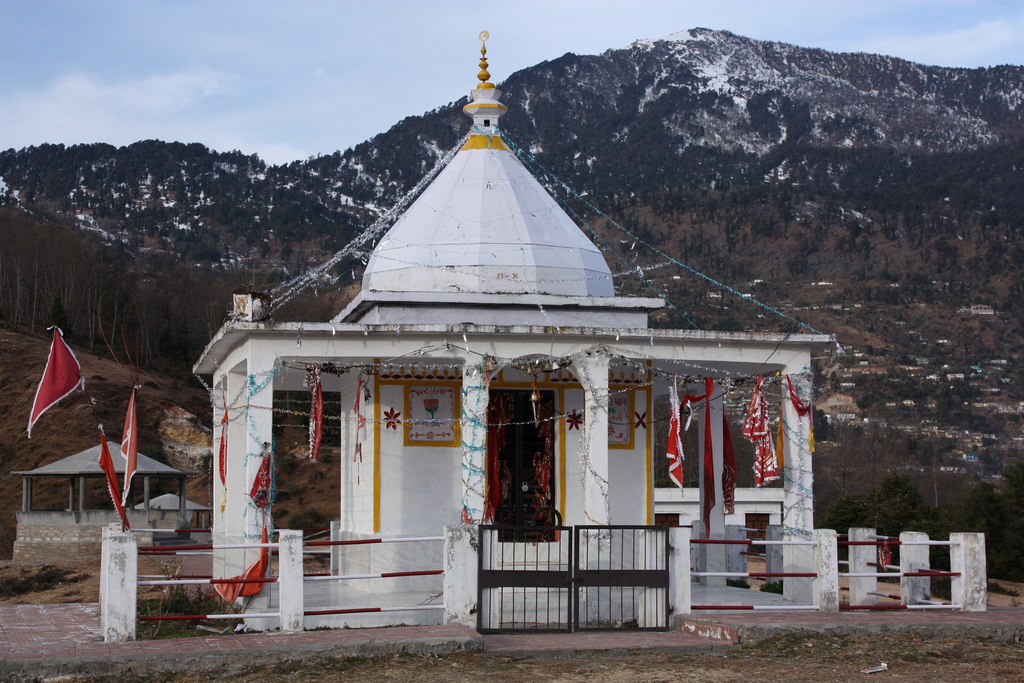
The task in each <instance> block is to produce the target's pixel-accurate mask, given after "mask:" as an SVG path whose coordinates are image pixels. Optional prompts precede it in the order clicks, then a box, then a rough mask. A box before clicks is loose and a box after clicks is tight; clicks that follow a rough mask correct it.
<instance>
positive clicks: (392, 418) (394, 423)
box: [384, 408, 402, 429]
mask: <svg viewBox="0 0 1024 683" xmlns="http://www.w3.org/2000/svg"><path fill="white" fill-rule="evenodd" d="M401 416H402V414H401V413H400V412H398V411H397V410H395V409H394V408H388V409H387V410H385V411H384V424H385V425H387V428H388V429H398V425H399V424H401V422H402V420H400V419H399V418H400V417H401Z"/></svg>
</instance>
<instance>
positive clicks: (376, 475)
mask: <svg viewBox="0 0 1024 683" xmlns="http://www.w3.org/2000/svg"><path fill="white" fill-rule="evenodd" d="M373 365H374V367H380V358H374V359H373ZM372 377H373V533H375V534H379V533H380V383H379V382H378V381H377V375H373V376H372Z"/></svg>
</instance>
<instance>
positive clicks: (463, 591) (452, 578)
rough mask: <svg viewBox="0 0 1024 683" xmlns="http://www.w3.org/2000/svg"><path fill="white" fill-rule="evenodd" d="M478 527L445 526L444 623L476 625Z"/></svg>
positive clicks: (473, 627) (471, 626) (473, 626)
mask: <svg viewBox="0 0 1024 683" xmlns="http://www.w3.org/2000/svg"><path fill="white" fill-rule="evenodd" d="M477 545H478V544H477V527H475V526H470V525H462V526H446V527H445V528H444V623H446V624H450V623H452V622H458V623H460V624H462V625H463V626H468V627H469V628H472V629H475V628H476V627H477V623H476V622H477V615H476V611H477V593H478V588H477V578H478V576H479V575H478V573H477V570H478V569H479V557H478V555H477V552H478V548H477Z"/></svg>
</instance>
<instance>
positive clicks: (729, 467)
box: [722, 410, 736, 515]
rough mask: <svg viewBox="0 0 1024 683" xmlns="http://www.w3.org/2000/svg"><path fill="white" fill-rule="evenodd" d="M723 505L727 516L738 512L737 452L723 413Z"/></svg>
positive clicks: (723, 412)
mask: <svg viewBox="0 0 1024 683" xmlns="http://www.w3.org/2000/svg"><path fill="white" fill-rule="evenodd" d="M722 505H724V506H725V514H727V515H731V514H733V513H734V512H736V452H735V451H733V449H732V434H730V433H729V423H728V422H727V421H726V419H725V411H724V410H723V411H722Z"/></svg>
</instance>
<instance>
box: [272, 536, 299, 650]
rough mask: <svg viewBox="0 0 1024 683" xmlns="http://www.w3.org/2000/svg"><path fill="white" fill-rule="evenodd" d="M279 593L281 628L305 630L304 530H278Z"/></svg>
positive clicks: (292, 630) (283, 629)
mask: <svg viewBox="0 0 1024 683" xmlns="http://www.w3.org/2000/svg"><path fill="white" fill-rule="evenodd" d="M277 550H278V579H277V585H278V595H279V596H280V605H281V630H282V631H285V632H294V631H301V630H303V627H304V623H305V618H304V616H303V610H304V609H305V591H304V588H305V584H304V583H303V579H302V532H301V531H299V530H293V529H282V530H280V531H279V532H278V546H277Z"/></svg>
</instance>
